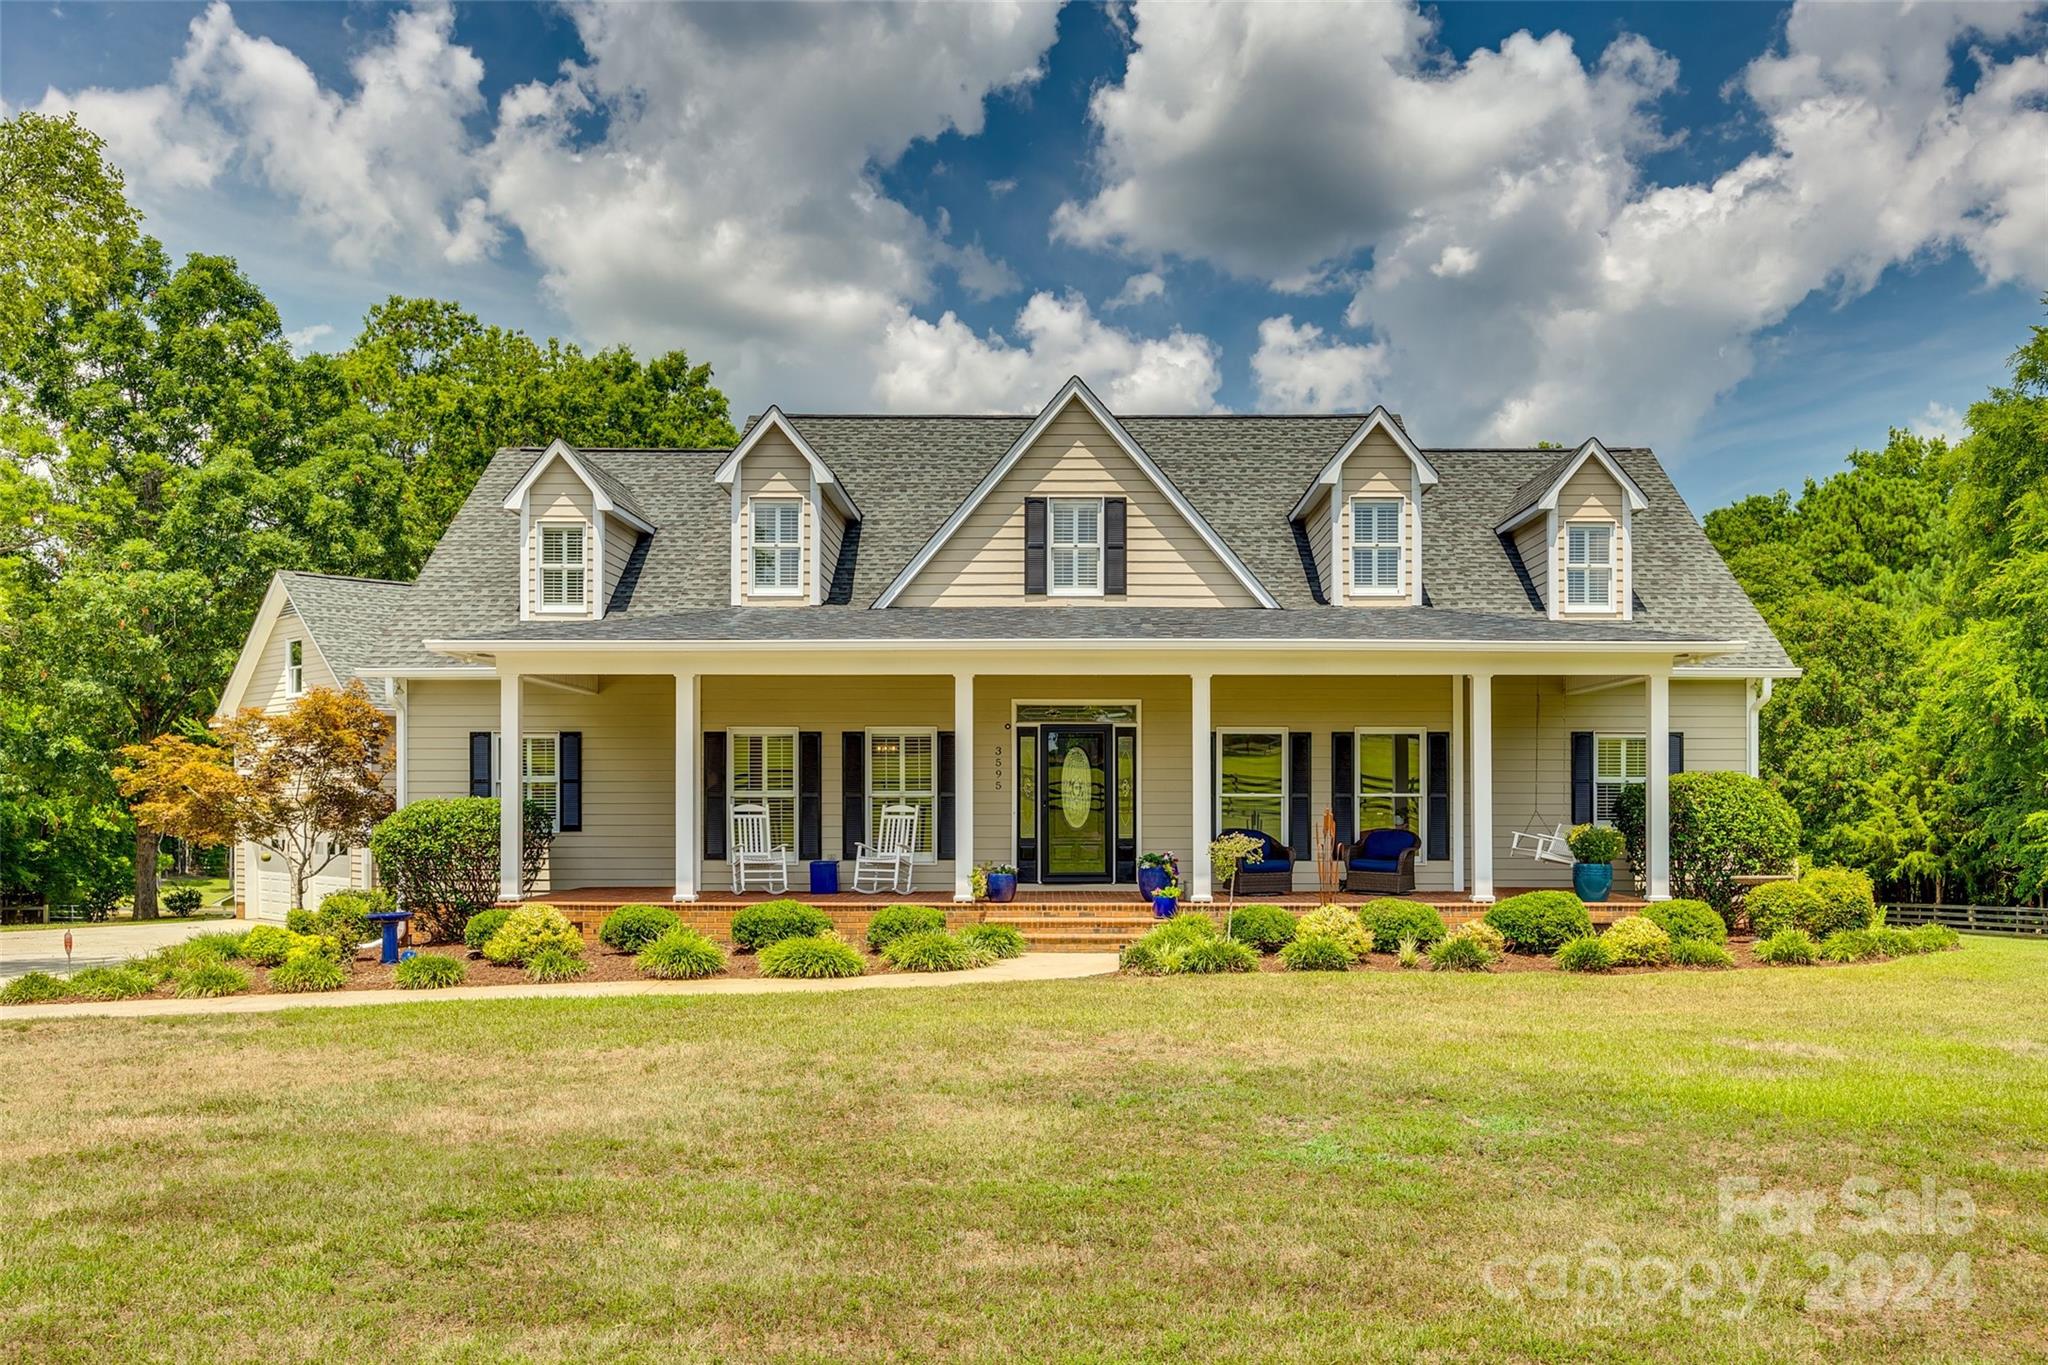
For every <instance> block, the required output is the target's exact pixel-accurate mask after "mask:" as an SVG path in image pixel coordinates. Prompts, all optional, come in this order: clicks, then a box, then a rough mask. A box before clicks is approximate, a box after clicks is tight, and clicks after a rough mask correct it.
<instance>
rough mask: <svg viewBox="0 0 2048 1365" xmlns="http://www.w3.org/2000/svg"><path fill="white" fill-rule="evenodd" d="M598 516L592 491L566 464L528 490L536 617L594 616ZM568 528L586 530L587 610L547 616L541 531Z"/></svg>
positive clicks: (531, 599) (530, 599) (529, 570)
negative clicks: (543, 605) (542, 590)
mask: <svg viewBox="0 0 2048 1365" xmlns="http://www.w3.org/2000/svg"><path fill="white" fill-rule="evenodd" d="M596 515H597V512H596V504H595V502H594V500H593V499H592V497H591V494H590V489H589V488H587V487H585V486H584V483H583V480H582V479H579V478H578V477H576V471H575V470H573V469H571V468H569V464H568V461H566V460H560V459H558V460H556V461H555V462H554V463H553V464H551V465H549V466H548V467H547V468H546V469H544V470H542V471H541V476H540V477H539V478H538V479H535V480H534V482H533V487H532V488H530V489H528V490H527V493H526V523H527V525H526V600H527V604H528V605H527V610H528V611H529V613H531V614H532V615H535V616H546V617H548V618H550V619H554V620H579V619H582V618H585V617H588V616H591V615H593V614H594V612H593V610H592V608H591V606H590V603H591V601H592V600H593V599H594V598H595V596H596V594H595V592H593V591H592V589H593V587H594V586H595V585H594V584H593V583H592V581H591V580H592V578H593V577H594V574H593V573H592V569H593V567H594V565H595V563H596V558H597V536H596V532H595V530H594V529H593V528H594V527H595V526H596V520H595V518H596ZM565 524H575V525H580V526H582V527H583V583H584V591H583V595H584V608H583V610H581V611H564V610H560V609H554V608H551V609H549V610H547V611H546V612H543V611H542V610H541V605H540V531H541V527H542V526H543V525H554V526H561V525H565Z"/></svg>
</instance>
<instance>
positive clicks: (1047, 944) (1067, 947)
mask: <svg viewBox="0 0 2048 1365" xmlns="http://www.w3.org/2000/svg"><path fill="white" fill-rule="evenodd" d="M1138 937H1139V936H1138V935H1137V934H1136V933H1125V934H1026V935H1025V936H1024V946H1025V949H1026V950H1027V951H1029V952H1034V953H1113V952H1115V951H1117V950H1118V949H1119V948H1122V947H1124V946H1125V945H1126V944H1130V943H1135V942H1137V940H1138Z"/></svg>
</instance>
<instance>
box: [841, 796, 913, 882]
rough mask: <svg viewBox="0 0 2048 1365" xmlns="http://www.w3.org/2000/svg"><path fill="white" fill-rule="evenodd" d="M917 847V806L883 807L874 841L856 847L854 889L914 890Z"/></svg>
mask: <svg viewBox="0 0 2048 1365" xmlns="http://www.w3.org/2000/svg"><path fill="white" fill-rule="evenodd" d="M916 851H917V807H916V806H911V805H887V806H884V807H882V828H881V830H880V831H879V832H878V833H877V834H876V836H875V842H874V843H872V844H861V845H859V846H858V847H856V848H855V849H854V860H853V889H854V890H855V891H859V892H871V891H880V890H882V889H883V888H884V886H885V885H886V887H887V888H888V889H889V890H891V891H894V892H897V893H898V894H907V893H908V892H909V890H910V874H911V858H912V856H913V855H914V854H915V853H916Z"/></svg>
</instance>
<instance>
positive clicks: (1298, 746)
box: [1287, 730, 1315, 858]
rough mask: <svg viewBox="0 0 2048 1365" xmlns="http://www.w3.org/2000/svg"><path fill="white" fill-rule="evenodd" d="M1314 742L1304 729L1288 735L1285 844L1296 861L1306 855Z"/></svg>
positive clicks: (1307, 852) (1308, 836)
mask: <svg viewBox="0 0 2048 1365" xmlns="http://www.w3.org/2000/svg"><path fill="white" fill-rule="evenodd" d="M1314 742H1315V736H1314V735H1311V734H1310V733H1309V732H1308V731H1306V730H1295V731H1291V732H1290V733H1289V734H1288V736H1287V845H1288V847H1289V848H1292V849H1293V850H1294V856H1295V857H1297V858H1307V857H1308V856H1309V839H1310V835H1309V813H1308V779H1309V771H1308V769H1309V764H1310V763H1312V762H1313V761H1314V760H1313V759H1312V758H1311V757H1310V755H1311V753H1312V752H1313V751H1312V749H1311V746H1312V745H1313V744H1314Z"/></svg>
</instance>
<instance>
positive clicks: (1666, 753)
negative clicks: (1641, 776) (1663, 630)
mask: <svg viewBox="0 0 2048 1365" xmlns="http://www.w3.org/2000/svg"><path fill="white" fill-rule="evenodd" d="M1645 683H1646V685H1647V690H1648V692H1649V694H1650V695H1649V708H1648V709H1649V716H1648V725H1647V729H1648V731H1649V733H1648V736H1647V740H1648V742H1647V743H1646V744H1645V745H1644V746H1643V747H1644V748H1646V749H1648V750H1649V754H1648V758H1649V764H1648V772H1647V773H1646V776H1647V777H1648V779H1649V791H1648V792H1646V793H1645V794H1644V800H1643V824H1644V827H1645V828H1644V830H1643V837H1644V839H1645V841H1646V842H1647V843H1648V845H1649V847H1648V849H1647V850H1646V851H1645V852H1646V858H1645V861H1647V862H1648V863H1649V867H1648V868H1647V869H1646V876H1645V877H1644V880H1645V881H1647V882H1648V883H1649V898H1650V899H1651V900H1653V901H1668V900H1670V899H1671V679H1670V677H1669V676H1668V675H1666V674H1663V673H1652V674H1651V675H1650V676H1649V677H1648V678H1647V679H1645Z"/></svg>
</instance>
